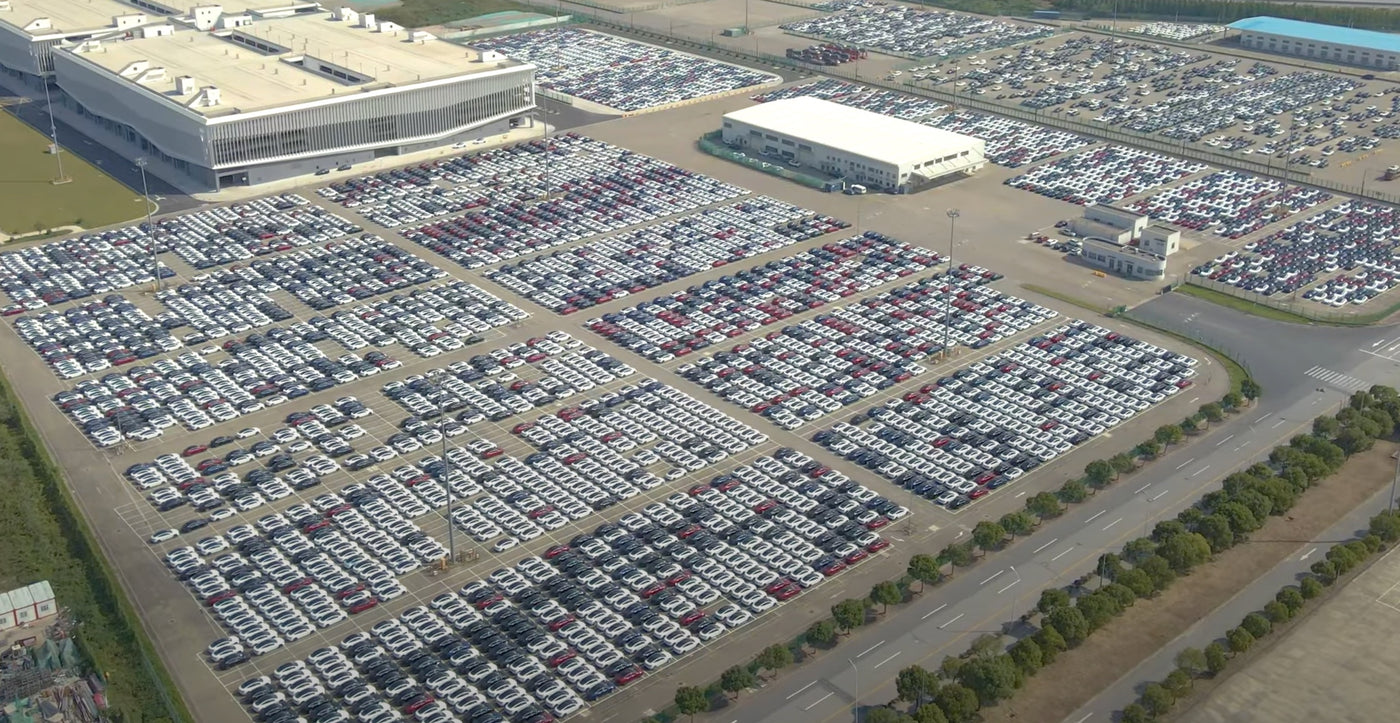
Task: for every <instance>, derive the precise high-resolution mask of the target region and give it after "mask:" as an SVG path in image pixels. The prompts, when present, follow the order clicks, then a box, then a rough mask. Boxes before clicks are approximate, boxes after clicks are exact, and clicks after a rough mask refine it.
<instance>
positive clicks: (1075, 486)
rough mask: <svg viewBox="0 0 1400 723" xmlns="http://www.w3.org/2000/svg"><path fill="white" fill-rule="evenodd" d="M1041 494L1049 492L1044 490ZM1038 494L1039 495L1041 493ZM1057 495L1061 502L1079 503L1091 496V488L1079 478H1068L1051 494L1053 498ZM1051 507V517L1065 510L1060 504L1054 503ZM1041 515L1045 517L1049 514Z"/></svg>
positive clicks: (1068, 503)
mask: <svg viewBox="0 0 1400 723" xmlns="http://www.w3.org/2000/svg"><path fill="white" fill-rule="evenodd" d="M1041 494H1048V493H1045V492H1042V493H1041ZM1036 496H1037V497H1039V496H1040V495H1036ZM1055 497H1058V498H1059V501H1060V502H1063V503H1065V504H1067V505H1077V504H1079V503H1080V502H1083V501H1084V500H1086V499H1088V498H1089V488H1088V487H1085V486H1084V483H1083V482H1080V481H1079V480H1077V479H1072V480H1067V481H1066V482H1065V483H1064V484H1062V485H1060V489H1059V491H1058V492H1056V493H1055V494H1054V495H1051V498H1052V499H1053V498H1055ZM1050 509H1051V513H1052V514H1051V515H1048V516H1051V517H1053V516H1054V515H1058V514H1060V513H1061V512H1062V511H1063V510H1061V509H1060V506H1059V505H1053V506H1051V508H1050ZM1032 512H1034V510H1032ZM1037 514H1039V513H1037ZM1041 516H1042V517H1045V516H1047V515H1041Z"/></svg>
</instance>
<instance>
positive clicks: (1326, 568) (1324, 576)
mask: <svg viewBox="0 0 1400 723" xmlns="http://www.w3.org/2000/svg"><path fill="white" fill-rule="evenodd" d="M1308 569H1309V570H1311V571H1312V574H1314V575H1316V576H1317V578H1316V581H1318V582H1321V583H1322V584H1323V585H1331V584H1332V583H1333V582H1334V581H1336V579H1337V566H1336V565H1334V564H1333V563H1332V561H1331V560H1318V561H1317V562H1314V563H1313V564H1312V567H1309V568H1308ZM1309 579H1313V578H1309Z"/></svg>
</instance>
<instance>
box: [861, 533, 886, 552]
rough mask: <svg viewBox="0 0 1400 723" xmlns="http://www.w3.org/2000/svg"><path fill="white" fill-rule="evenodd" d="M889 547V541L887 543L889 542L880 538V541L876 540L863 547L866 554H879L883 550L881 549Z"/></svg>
mask: <svg viewBox="0 0 1400 723" xmlns="http://www.w3.org/2000/svg"><path fill="white" fill-rule="evenodd" d="M889 546H890V541H889V540H886V539H885V538H883V537H882V538H880V539H878V540H876V541H874V542H872V543H870V544H869V545H866V546H865V551H866V552H879V551H881V550H883V549H885V548H886V547H889Z"/></svg>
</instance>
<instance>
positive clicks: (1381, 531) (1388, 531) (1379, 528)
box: [1368, 512, 1400, 542]
mask: <svg viewBox="0 0 1400 723" xmlns="http://www.w3.org/2000/svg"><path fill="white" fill-rule="evenodd" d="M1368 529H1369V530H1370V532H1371V534H1373V535H1375V536H1376V537H1379V538H1381V540H1382V541H1385V542H1394V541H1396V540H1400V515H1396V514H1392V513H1389V512H1382V513H1381V514H1379V515H1376V516H1375V517H1372V518H1371V525H1370V527H1369V528H1368Z"/></svg>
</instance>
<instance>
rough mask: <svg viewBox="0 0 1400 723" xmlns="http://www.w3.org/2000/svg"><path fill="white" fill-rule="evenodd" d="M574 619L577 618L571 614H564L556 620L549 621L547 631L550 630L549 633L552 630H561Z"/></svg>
mask: <svg viewBox="0 0 1400 723" xmlns="http://www.w3.org/2000/svg"><path fill="white" fill-rule="evenodd" d="M575 620H577V618H575V617H574V616H572V615H565V616H564V617H562V618H559V619H558V620H555V621H552V622H550V624H549V625H548V626H547V627H548V628H549V632H551V633H553V632H558V631H560V630H563V629H564V628H566V627H568V626H569V625H570V624H572V623H573V622H574V621H575Z"/></svg>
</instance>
